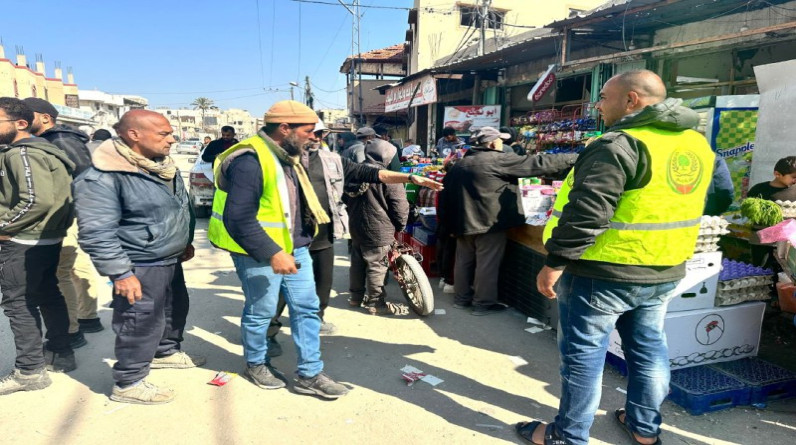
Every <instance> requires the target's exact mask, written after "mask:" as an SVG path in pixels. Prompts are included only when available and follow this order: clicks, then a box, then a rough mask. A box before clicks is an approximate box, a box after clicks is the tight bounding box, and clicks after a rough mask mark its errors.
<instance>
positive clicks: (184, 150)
mask: <svg viewBox="0 0 796 445" xmlns="http://www.w3.org/2000/svg"><path fill="white" fill-rule="evenodd" d="M201 149H202V143H201V142H200V141H183V142H180V143H179V144H177V148H176V150H175V151H176V152H177V154H189V155H198V154H199V151H200V150H201Z"/></svg>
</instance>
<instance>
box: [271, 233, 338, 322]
mask: <svg viewBox="0 0 796 445" xmlns="http://www.w3.org/2000/svg"><path fill="white" fill-rule="evenodd" d="M310 257H312V275H313V277H314V278H315V293H316V294H318V300H319V302H320V305H319V306H320V308H321V310H320V311H318V316H319V317H321V321H323V315H324V312H325V310H326V308H327V307H329V300H330V298H331V293H332V277H333V276H334V247H327V248H326V249H319V250H310ZM286 305H287V304H286V303H285V298H284V297H282V294H281V293H280V294H279V302H278V303H277V305H276V316H274V318H272V319H271V324H269V325H268V333H267V334H266V335H268V336H269V337H273V336H274V335H276V334H277V333H279V330H280V329H281V328H282V322H281V321H279V317H281V316H282V312H284V311H285V306H286Z"/></svg>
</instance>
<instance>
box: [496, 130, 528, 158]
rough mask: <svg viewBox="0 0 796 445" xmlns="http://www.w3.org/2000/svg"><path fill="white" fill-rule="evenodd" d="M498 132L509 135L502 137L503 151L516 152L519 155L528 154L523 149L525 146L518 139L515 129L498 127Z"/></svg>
mask: <svg viewBox="0 0 796 445" xmlns="http://www.w3.org/2000/svg"><path fill="white" fill-rule="evenodd" d="M500 132H501V133H504V134H507V135H509V137H507V138H505V139H503V152H505V153H516V154H518V155H520V156H525V155H527V154H528V152H526V151H525V147H523V146H522V144H521V143H520V142H519V140H518V133H517V130H515V129H514V128H512V127H500Z"/></svg>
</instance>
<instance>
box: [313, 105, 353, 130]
mask: <svg viewBox="0 0 796 445" xmlns="http://www.w3.org/2000/svg"><path fill="white" fill-rule="evenodd" d="M317 112H318V116H320V118H321V120H322V121H323V123H324V124H325V125H326V126H327V127H328V128H333V129H343V128H345V129H349V128H351V119H350V118H349V116H348V110H338V109H323V110H317Z"/></svg>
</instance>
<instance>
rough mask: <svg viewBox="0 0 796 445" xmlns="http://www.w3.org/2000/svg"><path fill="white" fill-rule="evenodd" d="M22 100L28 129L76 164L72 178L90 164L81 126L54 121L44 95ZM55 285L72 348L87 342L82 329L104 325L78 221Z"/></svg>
mask: <svg viewBox="0 0 796 445" xmlns="http://www.w3.org/2000/svg"><path fill="white" fill-rule="evenodd" d="M24 102H25V103H26V104H27V105H28V107H30V109H31V110H33V112H34V114H35V116H36V117H35V118H34V120H33V125H31V132H32V133H33V134H35V135H36V136H39V137H41V138H44V139H46V140H47V141H49V142H50V143H51V144H53V145H55V146H56V147H58V148H60V149H61V150H63V152H64V153H66V155H67V156H68V157H69V160H70V161H72V162H73V163H74V164H75V171H74V173H73V176H72V177H73V178H77V177H78V176H79V175H80V174H81V173H83V171H85V170H86V169H87V168H89V167H90V166H91V151H90V150H89V149H88V147H87V146H86V143H87V142H88V140H89V138H88V136H87V135H86V134H85V133H83V132H82V131H80V130H76V129H74V128H72V127H70V126H68V125H63V124H57V123H56V121H57V118H58V110H56V109H55V107H54V106H52V104H50V103H49V102H47V101H46V100H44V99H39V98H36V97H29V98H27V99H24ZM58 287H59V288H60V289H61V293H63V294H64V298H65V299H66V307H67V309H68V310H69V338H70V342H71V345H72V349H76V348H80V347H82V346H84V345H86V343H87V342H86V339H85V337H84V336H83V334H84V333H90V332H99V331H101V330H102V329H103V326H102V323H100V319H99V316H98V315H97V272H96V271H95V270H94V266H92V265H91V259H90V258H89V257H88V255H86V253H85V252H83V251H82V250H80V247H78V245H77V222H75V223H74V224H72V227H70V228H69V231H68V232H67V234H66V237H65V238H64V243H63V247H62V248H61V257H60V258H59V260H58Z"/></svg>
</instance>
